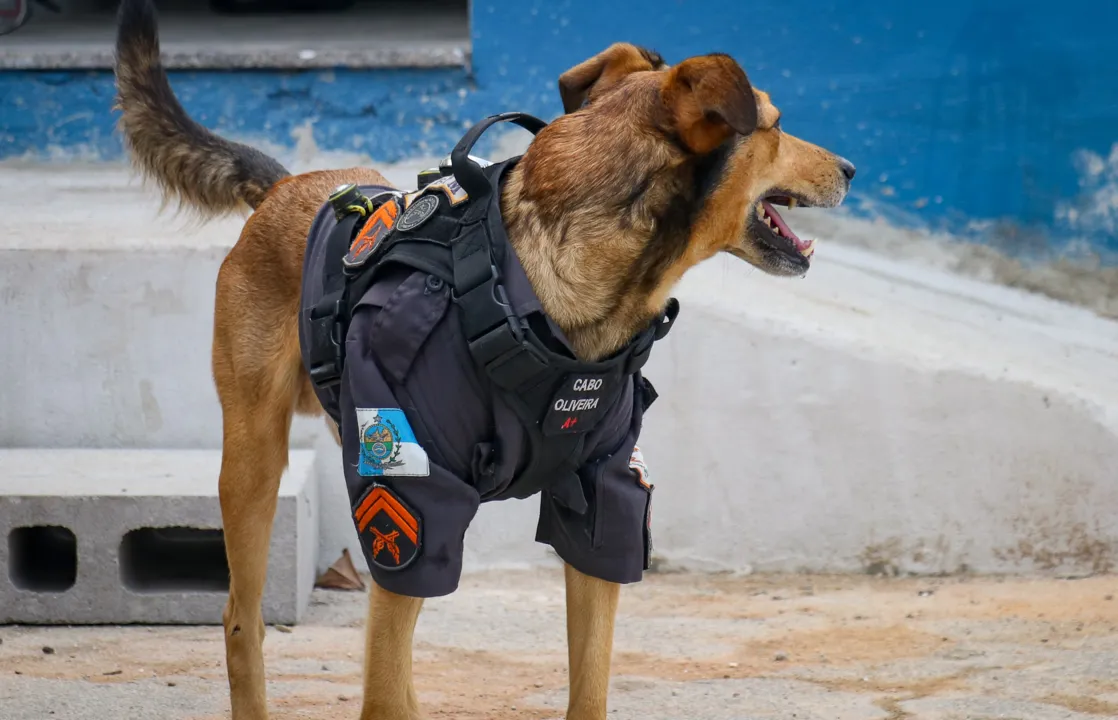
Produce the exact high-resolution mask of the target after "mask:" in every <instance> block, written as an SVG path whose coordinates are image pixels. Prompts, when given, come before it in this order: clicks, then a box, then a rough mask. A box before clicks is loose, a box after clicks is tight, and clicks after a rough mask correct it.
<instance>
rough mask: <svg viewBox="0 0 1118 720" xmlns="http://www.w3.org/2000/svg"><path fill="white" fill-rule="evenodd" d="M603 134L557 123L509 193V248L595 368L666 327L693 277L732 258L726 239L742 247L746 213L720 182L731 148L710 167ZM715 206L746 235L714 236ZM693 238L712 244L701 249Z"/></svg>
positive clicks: (572, 121)
mask: <svg viewBox="0 0 1118 720" xmlns="http://www.w3.org/2000/svg"><path fill="white" fill-rule="evenodd" d="M629 101H632V98H629ZM593 124H594V118H593V117H579V118H576V117H575V116H567V117H566V118H565V124H563V125H560V124H559V121H556V122H555V123H553V124H552V126H551V127H549V128H548V129H546V130H545V131H544V133H547V136H545V135H544V134H543V133H541V136H540V137H538V138H537V140H536V141H535V142H534V143H533V146H532V147H529V149H528V152H527V153H525V155H524V157H523V158H522V159H521V160H520V162H519V163H518V164H517V165H516V166H515V167H513V168H512V169H511V170H510V171H509V174H508V175H507V176H506V179H505V182H504V183H503V186H502V194H501V215H502V217H503V219H504V222H505V228H506V231H507V233H508V237H509V241H510V243H511V244H512V246H513V248H514V250H515V251H516V254H517V257H518V258H519V260H520V262H521V264H522V265H523V267H524V271H525V273H526V274H527V276H528V280H529V282H531V284H532V287H533V289H534V290H535V291H536V295H537V296H538V297H539V299H540V303H541V304H542V306H543V309H544V311H545V312H546V313H547V314H548V315H549V316H550V317H551V318H552V319H553V320H554V321H555V322H556V323H557V324H558V325H559V327H560V328H562V330H563V332H564V333H565V334H566V336H567V338H568V339H569V340H570V342H571V344H572V346H573V349H574V351H575V352H576V354H578V356H579V357H580V358H583V359H587V360H596V359H601V358H603V357H606V356H608V355H610V354H612V353H613V352H616V351H617V350H619V349H620V348H622V347H623V346H624V345H625V344H626V343H627V342H628V341H629V340H630V339H632V337H633V336H634V335H635V334H636V333H638V332H640V331H641V330H643V329H644V328H645V327H647V326H648V323H650V322H652V321H653V320H654V319H656V318H657V317H658V316H659V315H660V314H661V313H662V312H663V310H664V307H665V305H666V304H667V301H668V299H669V293H670V292H671V290H672V288H673V287H674V285H675V284H676V283H677V282H678V281H679V279H680V278H681V277H682V275H683V273H684V272H685V271H686V270H687V269H688V268H690V267H692V266H694V265H695V264H697V263H699V262H701V261H702V260H705V259H707V258H708V257H710V256H712V255H714V254H715V253H716V252H717V251H718V250H719V249H723V248H722V247H721V246H720V245H721V244H724V243H720V242H719V241H718V240H716V239H715V238H716V237H717V238H720V239H724V238H726V237H728V236H734V237H740V233H741V232H742V227H743V226H744V222H745V214H746V213H745V210H746V208H745V205H744V201H743V199H742V198H741V194H740V193H736V194H735V195H737V196H738V197H736V198H733V199H730V198H727V197H726V196H727V195H728V193H726V188H725V187H724V186H725V185H726V183H720V182H719V181H720V179H721V178H722V177H723V175H724V173H727V172H729V166H731V165H733V164H734V163H733V162H732V158H731V156H730V153H731V149H732V148H731V147H730V146H727V148H726V151H725V153H722V154H720V155H719V156H718V157H715V158H713V162H712V158H711V156H707V157H705V158H696V157H694V156H690V157H688V156H686V154H684V153H682V152H680V151H679V149H678V148H673V147H671V146H670V145H666V144H665V143H663V142H657V141H655V140H651V139H648V138H651V137H652V136H651V135H645V136H642V135H641V134H640V133H636V134H632V135H629V136H625V137H622V138H621V139H620V140H619V138H618V137H617V136H616V134H613V135H611V134H609V133H608V132H603V131H598V129H597V128H594V127H593ZM595 138H602V139H601V140H597V141H596V140H595ZM541 140H542V141H543V142H544V143H546V149H544V147H545V146H543V145H542V144H541V145H540V146H538V147H537V143H541ZM606 143H608V145H607V144H606ZM625 144H627V146H626V147H621V148H619V147H618V146H619V145H625ZM596 145H601V146H602V147H600V148H599V147H595V146H596ZM605 153H608V154H605ZM579 158H581V159H582V162H579V161H578V159H579ZM595 158H603V159H604V160H603V161H601V162H599V163H598V164H595V162H594V159H595ZM620 158H624V159H625V160H624V161H622V160H620ZM633 158H635V159H636V160H631V159H633ZM611 162H612V163H618V164H617V165H614V166H612V167H611V166H610V165H609V164H607V163H611ZM572 167H577V168H580V171H579V172H578V174H577V175H575V174H573V173H572V172H571V168H572ZM716 196H721V197H718V198H716ZM716 199H717V205H719V206H721V207H722V208H724V209H726V210H728V211H729V213H730V214H731V215H732V216H736V218H738V223H737V225H736V226H734V223H733V222H731V223H730V224H729V225H727V224H726V223H715V225H718V227H710V226H711V222H710V220H711V218H709V217H708V216H709V215H710V214H711V213H709V212H705V211H704V208H707V207H710V206H711V205H713V204H715V203H712V202H708V201H712V200H716ZM737 205H741V207H740V208H738V207H737ZM718 215H719V216H725V213H724V212H719V213H718ZM695 232H699V233H701V235H703V236H706V241H703V242H693V241H692V240H693V233H695Z"/></svg>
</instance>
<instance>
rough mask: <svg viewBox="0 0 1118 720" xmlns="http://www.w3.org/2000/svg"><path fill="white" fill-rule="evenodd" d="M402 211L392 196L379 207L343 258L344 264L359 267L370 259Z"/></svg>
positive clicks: (349, 266)
mask: <svg viewBox="0 0 1118 720" xmlns="http://www.w3.org/2000/svg"><path fill="white" fill-rule="evenodd" d="M399 212H400V206H399V204H398V203H397V201H396V198H392V199H391V200H389V201H388V202H386V203H384V204H383V205H381V206H380V207H379V208H377V209H376V210H375V211H374V212H373V214H372V215H370V216H369V219H368V220H366V221H365V225H364V227H362V228H361V232H359V233H358V234H357V237H356V238H354V239H353V242H352V243H351V244H350V246H349V252H347V253H346V255H345V257H344V258H342V265H344V266H345V267H347V268H358V267H361V266H362V265H364V264H365V261H366V260H368V259H369V255H371V254H372V252H373V250H375V249H376V247H377V245H379V244H380V241H381V240H382V239H383V238H384V236H385V235H387V234H388V231H389V230H391V229H392V226H393V225H395V224H396V215H397V214H398V213H399Z"/></svg>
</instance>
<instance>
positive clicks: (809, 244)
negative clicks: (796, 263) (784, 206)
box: [761, 200, 815, 255]
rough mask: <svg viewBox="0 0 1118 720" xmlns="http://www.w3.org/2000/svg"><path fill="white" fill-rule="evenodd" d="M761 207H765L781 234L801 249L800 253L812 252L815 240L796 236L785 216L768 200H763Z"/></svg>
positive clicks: (807, 253) (766, 212) (808, 253)
mask: <svg viewBox="0 0 1118 720" xmlns="http://www.w3.org/2000/svg"><path fill="white" fill-rule="evenodd" d="M761 207H763V208H764V209H765V214H766V215H768V216H769V219H770V220H772V225H773V227H774V228H775V229H776V230H777V232H778V233H780V235H782V236H783V237H785V238H787V239H789V240H791V241H792V244H793V245H795V246H796V249H797V250H799V251H800V253H802V254H804V255H810V254H811V250H812V248H813V247H814V245H815V242H814V241H813V240H801V239H799V238H798V237H796V233H794V232H792V229H791V228H790V227H788V223H786V222H784V218H782V217H780V213H778V212H777V211H776V209H775V208H774V207H773V206H772V204H771V203H770V202H769V201H768V200H762V201H761Z"/></svg>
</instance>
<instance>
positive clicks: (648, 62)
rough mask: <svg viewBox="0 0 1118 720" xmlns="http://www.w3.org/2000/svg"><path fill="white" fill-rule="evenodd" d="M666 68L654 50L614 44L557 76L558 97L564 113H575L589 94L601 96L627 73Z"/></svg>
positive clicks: (627, 44)
mask: <svg viewBox="0 0 1118 720" xmlns="http://www.w3.org/2000/svg"><path fill="white" fill-rule="evenodd" d="M665 67H667V65H665V64H664V59H663V58H662V57H660V53H658V52H656V51H655V50H648V49H646V48H642V47H637V46H636V45H631V44H629V43H614V44H613V45H610V46H609V47H608V48H606V49H605V50H604V51H603V52H601V53H598V54H597V55H595V56H594V57H592V58H590V59H589V60H586V61H585V62H582V63H579V64H578V65H575V66H574V67H573V68H571V69H570V70H568V71H567V72H565V73H563V74H562V75H560V76H559V97H560V98H562V100H563V112H565V113H572V112H574V111H575V110H578V109H579V108H580V107H582V104H583V103H584V102H586V100H587V99H588V98H589V97H590V95H591V93H598V92H602V91H603V90H606V89H607V88H609V87H612V86H613V85H616V84H617V82H618V81H619V80H621V79H622V78H624V77H625V76H626V75H628V74H629V73H634V72H639V71H641V70H660V69H662V68H665Z"/></svg>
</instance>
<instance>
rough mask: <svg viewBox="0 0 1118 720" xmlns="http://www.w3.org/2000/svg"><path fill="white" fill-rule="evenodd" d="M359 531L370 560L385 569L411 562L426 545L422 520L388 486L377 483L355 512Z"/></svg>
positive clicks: (360, 501) (394, 568)
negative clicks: (424, 544)
mask: <svg viewBox="0 0 1118 720" xmlns="http://www.w3.org/2000/svg"><path fill="white" fill-rule="evenodd" d="M353 520H354V522H355V523H356V524H357V534H358V535H359V536H360V538H361V543H362V545H364V546H365V548H366V549H367V554H368V557H369V560H370V561H371V562H372V563H373V564H375V565H376V566H377V567H379V568H381V569H383V570H403V569H404V568H406V567H407V566H408V565H411V564H412V562H414V561H415V559H416V558H417V557H419V550H420V548H421V547H422V544H423V538H422V531H423V527H422V520H421V518H420V517H419V515H418V514H416V513H415V512H413V511H412V509H411V508H409V507H408V506H407V504H406V503H405V502H404V501H403V500H402V499H401V498H400V496H399V495H397V494H396V493H394V492H392V490H391V489H389V488H387V487H385V486H384V485H373V486H372V487H371V488H369V490H368V492H366V493H365V495H364V496H363V497H362V498H361V499H360V500H359V501H358V502H357V507H356V509H355V510H354V511H353Z"/></svg>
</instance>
